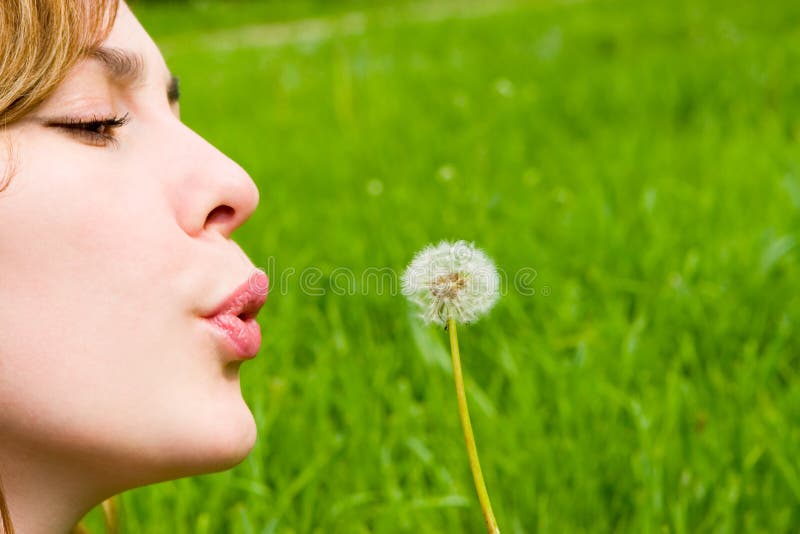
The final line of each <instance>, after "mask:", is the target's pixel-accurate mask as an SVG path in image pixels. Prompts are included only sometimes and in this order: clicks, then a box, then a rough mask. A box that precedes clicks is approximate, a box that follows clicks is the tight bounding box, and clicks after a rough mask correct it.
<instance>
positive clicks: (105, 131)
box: [45, 113, 130, 147]
mask: <svg viewBox="0 0 800 534" xmlns="http://www.w3.org/2000/svg"><path fill="white" fill-rule="evenodd" d="M129 121H130V117H129V114H128V113H126V114H125V115H123V116H122V117H107V118H100V117H91V118H89V119H84V118H77V117H76V118H72V117H69V118H66V119H58V120H53V121H48V122H46V123H45V125H46V126H48V127H51V128H59V129H61V130H64V131H66V132H67V133H68V134H70V135H72V136H75V137H76V138H78V139H79V140H81V141H84V142H87V143H88V144H91V145H92V146H101V147H102V146H108V145H111V144H116V143H117V138H116V134H115V130H116V129H117V128H120V127H122V126H124V125H125V124H127V123H128V122H129Z"/></svg>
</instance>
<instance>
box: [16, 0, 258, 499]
mask: <svg viewBox="0 0 800 534" xmlns="http://www.w3.org/2000/svg"><path fill="white" fill-rule="evenodd" d="M176 97H177V95H176V87H175V81H174V79H173V77H172V75H171V74H170V72H169V70H168V69H167V67H166V65H165V63H164V60H163V58H162V57H161V54H160V53H159V51H158V49H157V48H156V46H155V45H154V44H153V42H152V41H151V39H150V38H149V37H148V35H147V34H146V32H145V31H144V30H143V28H142V27H141V26H140V25H139V23H138V21H137V20H136V19H135V18H134V16H133V15H132V14H131V12H130V11H129V9H128V8H127V7H126V6H125V5H124V4H121V5H120V9H119V13H118V16H117V19H116V22H115V24H114V27H113V29H112V31H111V33H110V34H109V36H108V37H107V39H106V40H105V41H104V42H103V43H102V48H100V49H99V50H98V51H97V52H96V53H94V54H92V55H91V57H87V58H85V59H83V60H81V62H80V63H78V64H77V65H76V66H75V67H74V68H73V69H72V70H71V72H70V73H69V75H68V76H67V78H66V79H65V80H64V81H63V83H61V85H60V86H59V87H57V89H56V90H55V91H54V92H53V93H52V94H51V95H50V96H49V97H48V99H47V100H46V101H45V102H44V103H43V104H42V105H41V106H39V107H38V108H37V109H35V110H34V111H33V112H32V113H30V114H29V115H28V116H26V117H25V118H24V119H22V120H20V121H19V122H18V123H15V124H14V125H13V126H11V127H9V128H8V129H7V131H5V132H4V133H3V134H2V139H1V141H2V146H0V169H10V170H11V172H12V176H11V182H10V184H9V186H8V188H7V189H6V190H5V191H4V192H3V193H0V273H1V274H0V300H2V306H0V325H2V328H1V329H0V428H2V429H3V443H2V444H0V458H9V457H10V458H20V457H22V456H24V457H25V458H27V459H28V460H30V461H31V462H35V461H37V459H43V458H46V459H47V462H46V463H47V464H49V465H62V466H72V467H70V469H75V471H76V472H79V473H80V474H81V476H82V477H91V476H92V475H97V478H98V479H101V478H102V477H103V476H104V475H103V473H105V476H106V477H107V476H108V473H109V472H113V473H115V475H114V477H115V480H114V481H113V482H109V484H114V485H115V487H116V486H118V487H133V486H135V485H140V484H145V483H150V482H153V481H158V480H163V479H169V478H177V477H179V476H187V475H191V474H197V473H202V472H211V471H216V470H220V469H224V468H227V467H231V466H233V465H235V464H237V463H238V462H240V461H241V460H242V459H243V458H244V457H245V456H246V455H247V454H248V453H249V451H250V450H251V449H252V447H253V445H254V442H255V439H256V427H255V423H254V420H253V416H252V414H251V412H250V410H249V408H248V406H247V405H246V404H245V402H244V401H243V399H242V395H241V391H240V383H239V374H238V372H239V366H240V365H241V363H242V361H243V359H242V357H241V354H239V353H237V350H234V347H233V345H234V344H232V343H231V339H230V338H225V339H223V338H224V336H221V335H220V332H219V331H218V330H216V329H215V328H214V327H213V325H212V324H211V322H210V321H209V320H207V319H206V317H207V316H208V315H209V314H211V313H213V312H214V310H218V309H219V307H220V304H221V303H223V302H224V301H225V300H226V298H227V297H228V296H229V295H230V294H231V293H232V291H234V290H235V289H237V288H240V287H242V286H243V284H246V283H247V281H248V280H250V281H251V282H252V281H253V273H254V266H253V264H252V262H251V261H250V260H249V259H248V257H247V256H246V255H245V254H244V253H243V252H242V250H241V249H240V248H239V247H238V246H237V245H236V243H235V242H234V241H233V240H232V239H231V232H233V231H234V229H236V228H237V227H239V226H240V225H241V224H242V223H243V222H244V221H245V220H246V219H247V218H248V217H249V216H250V214H251V213H252V212H253V210H254V209H255V207H256V205H257V204H258V198H259V196H258V191H257V189H256V187H255V185H254V183H253V182H252V180H251V179H250V177H249V176H248V175H247V174H246V173H245V172H244V171H243V170H242V169H241V168H240V167H239V166H238V165H237V164H235V163H234V162H232V161H231V160H230V159H228V158H227V157H225V156H224V155H223V154H221V153H220V152H219V151H217V150H216V149H215V148H213V147H212V146H211V145H209V144H208V143H207V142H205V141H204V140H203V139H202V138H200V137H199V136H198V135H196V134H195V133H194V132H192V131H191V130H190V129H189V128H187V127H186V126H185V125H183V124H182V123H181V121H180V119H179V115H178V103H177V98H176ZM4 147H8V150H4V149H3V148H4ZM262 278H263V277H257V281H258V284H261V289H262V290H264V291H265V288H264V287H263V281H262ZM256 308H257V306H255V305H253V303H250V309H248V310H247V313H249V314H250V315H252V313H253V312H254V311H256ZM241 318H243V319H247V317H241ZM248 321H252V319H248ZM251 341H252V340H251ZM240 348H241V347H240ZM252 348H253V347H252V343H251V346H250V349H252ZM256 348H257V347H256ZM12 449H13V450H12ZM15 451H16V452H17V453H18V452H19V451H25V454H24V455H20V454H16V455H15Z"/></svg>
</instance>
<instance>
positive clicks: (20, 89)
mask: <svg viewBox="0 0 800 534" xmlns="http://www.w3.org/2000/svg"><path fill="white" fill-rule="evenodd" d="M118 3H119V0H0V50H1V51H2V52H1V53H2V58H0V128H4V127H5V126H8V125H11V124H13V123H14V122H16V121H18V120H19V119H21V118H22V117H24V116H25V115H27V114H28V113H30V112H31V111H32V110H33V109H35V108H36V106H38V105H39V104H41V103H42V101H44V100H45V99H46V98H47V96H48V95H49V94H50V93H51V92H52V91H53V90H54V89H55V88H56V87H58V85H59V84H60V83H61V82H62V80H63V79H64V78H65V76H66V75H67V73H68V72H69V71H70V69H71V68H72V67H73V66H74V65H75V63H77V62H78V60H80V59H81V58H82V57H84V56H85V55H86V54H87V53H88V52H89V51H90V50H91V49H92V48H94V47H95V46H97V44H99V43H100V42H101V41H102V40H103V39H105V37H106V36H107V35H108V32H109V31H110V30H111V26H112V24H113V22H114V19H115V17H116V13H117V5H118ZM7 182H8V180H6V179H4V178H3V173H0V191H2V190H3V189H4V187H6V186H7V185H8V183H7ZM0 525H2V530H0V532H5V533H6V534H14V527H13V525H12V524H11V514H10V512H9V510H8V504H7V503H6V499H5V495H4V493H3V487H2V484H0Z"/></svg>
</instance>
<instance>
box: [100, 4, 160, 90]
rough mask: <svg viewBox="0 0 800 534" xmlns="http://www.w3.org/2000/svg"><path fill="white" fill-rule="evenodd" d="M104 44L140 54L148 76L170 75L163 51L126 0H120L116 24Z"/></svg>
mask: <svg viewBox="0 0 800 534" xmlns="http://www.w3.org/2000/svg"><path fill="white" fill-rule="evenodd" d="M102 46H104V47H109V48H116V49H119V50H123V51H127V52H131V53H134V54H138V55H140V56H141V57H142V59H143V60H144V70H145V76H147V77H155V78H158V79H163V78H168V77H169V70H168V69H167V65H166V63H165V62H164V58H163V57H162V55H161V52H160V51H159V50H158V47H157V46H156V44H155V43H154V42H153V40H152V39H151V38H150V36H149V35H148V34H147V32H146V31H145V29H144V28H143V27H142V25H141V24H140V23H139V21H138V20H137V19H136V17H135V16H134V15H133V13H132V12H131V10H130V8H129V7H128V5H127V4H126V3H125V2H120V4H119V11H118V12H117V18H116V19H115V21H114V26H113V27H112V28H111V32H110V33H109V34H108V37H107V38H106V40H105V41H103V43H102Z"/></svg>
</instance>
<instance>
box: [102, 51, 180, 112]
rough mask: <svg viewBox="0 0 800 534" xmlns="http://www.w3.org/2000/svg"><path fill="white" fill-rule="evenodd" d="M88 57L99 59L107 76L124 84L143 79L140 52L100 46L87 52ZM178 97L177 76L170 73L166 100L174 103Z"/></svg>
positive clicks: (132, 83)
mask: <svg viewBox="0 0 800 534" xmlns="http://www.w3.org/2000/svg"><path fill="white" fill-rule="evenodd" d="M89 57H90V58H92V59H94V60H97V61H99V62H100V63H101V64H102V65H103V66H104V67H105V69H106V71H107V72H108V74H109V76H110V77H111V78H112V79H113V80H115V81H117V82H119V83H122V84H124V85H135V84H137V83H141V82H142V80H144V74H145V69H144V58H143V57H142V56H141V54H137V53H133V52H128V51H127V50H122V49H120V48H109V47H104V46H100V47H97V48H95V49H93V50H92V51H91V52H90V53H89ZM179 98H180V90H179V89H178V78H177V77H176V76H172V75H170V79H169V82H167V100H168V101H169V103H170V104H174V103H176V102H177V101H178V99H179Z"/></svg>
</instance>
